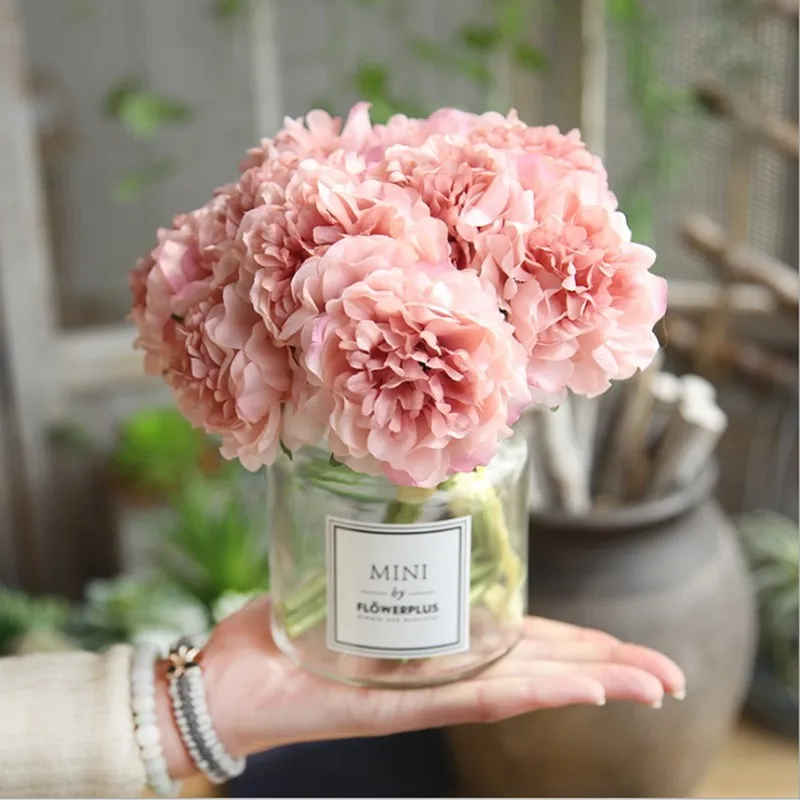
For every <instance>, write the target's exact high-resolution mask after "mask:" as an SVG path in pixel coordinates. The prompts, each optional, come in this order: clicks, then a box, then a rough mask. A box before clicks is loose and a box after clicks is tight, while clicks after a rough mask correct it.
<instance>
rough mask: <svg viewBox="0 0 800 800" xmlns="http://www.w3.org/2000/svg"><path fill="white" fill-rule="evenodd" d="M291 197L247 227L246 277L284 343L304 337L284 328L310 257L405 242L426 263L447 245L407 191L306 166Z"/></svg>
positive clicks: (254, 216)
mask: <svg viewBox="0 0 800 800" xmlns="http://www.w3.org/2000/svg"><path fill="white" fill-rule="evenodd" d="M285 195H286V196H285V200H284V203H283V204H282V205H264V206H261V207H260V208H257V209H255V210H254V211H252V212H251V213H249V214H247V215H246V216H245V218H244V219H243V221H242V225H241V228H240V240H241V242H242V244H243V246H244V249H245V253H246V256H245V265H244V272H245V273H250V274H251V275H252V289H251V301H252V303H253V305H254V307H255V308H256V310H257V311H258V312H259V313H260V314H261V315H262V317H263V319H264V321H265V324H266V325H267V328H268V329H269V330H270V332H271V333H272V334H273V335H274V336H275V337H276V338H278V339H280V340H282V341H287V342H288V341H290V340H291V339H292V337H293V336H294V335H295V333H296V332H297V329H296V327H292V329H291V331H290V332H288V333H287V332H285V331H284V327H285V325H286V322H287V320H288V319H289V317H291V316H292V314H294V312H295V311H296V310H297V309H298V307H299V298H300V291H299V289H298V288H297V283H296V282H295V281H294V276H295V274H296V273H297V271H298V269H299V268H300V266H301V264H303V263H304V262H305V261H306V260H307V259H319V258H320V257H321V256H323V255H324V254H325V251H326V250H327V249H328V248H329V247H331V246H332V245H334V244H335V243H336V242H337V241H339V240H340V239H341V238H342V237H344V236H373V237H376V238H377V239H378V241H380V240H381V239H383V238H385V237H390V238H400V237H406V238H407V239H408V240H409V242H410V244H411V245H413V246H416V248H417V251H418V253H419V254H420V257H421V258H434V255H435V258H436V259H437V260H438V259H439V258H441V257H442V250H441V247H439V249H437V245H439V244H441V242H443V241H446V237H445V236H444V232H443V229H442V230H441V231H439V230H438V229H436V230H435V231H434V230H432V225H433V221H432V220H431V219H430V211H429V209H428V207H427V206H426V205H425V204H424V203H423V202H421V201H420V200H419V199H418V198H416V196H415V195H414V194H413V193H410V192H407V191H405V190H404V189H402V188H401V187H397V186H392V185H387V184H383V183H380V182H378V181H374V180H368V181H361V179H360V178H358V177H356V176H354V175H352V174H350V173H347V172H346V171H343V170H341V169H338V168H336V167H332V166H327V165H321V164H318V163H317V162H313V163H310V162H305V164H304V165H301V166H300V167H299V168H298V170H297V173H296V175H295V176H294V178H293V179H292V181H291V182H290V184H289V185H288V186H287V188H286V192H285ZM425 220H428V223H429V224H426V223H425ZM437 235H438V239H437ZM434 240H435V241H434Z"/></svg>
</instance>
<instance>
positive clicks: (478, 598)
mask: <svg viewBox="0 0 800 800" xmlns="http://www.w3.org/2000/svg"><path fill="white" fill-rule="evenodd" d="M312 466H313V472H314V473H315V475H316V476H319V477H320V478H321V480H320V482H319V484H318V485H320V486H321V488H325V489H326V491H331V492H333V493H335V494H344V495H345V496H348V494H349V493H345V492H340V491H339V490H338V487H333V486H331V484H332V483H340V484H341V485H348V484H349V485H352V484H353V481H352V477H351V476H353V475H356V473H352V472H350V471H349V470H347V468H345V467H333V466H331V465H329V464H328V463H327V462H326V463H325V464H324V465H323V464H322V463H321V462H313V463H312ZM340 470H344V471H343V472H341V473H339V474H340V475H341V478H339V476H338V475H337V476H336V477H335V479H333V478H331V477H329V476H330V475H331V472H333V471H336V472H337V473H338V472H339V471H340ZM348 472H350V474H349V475H348V474H347V473H348ZM304 477H306V478H309V477H310V476H309V475H305V476H304ZM323 483H324V486H322V484H323ZM439 490H442V491H446V492H447V493H448V499H449V506H450V510H451V511H452V512H453V513H454V514H456V515H457V516H471V517H472V563H471V567H470V604H471V605H473V606H474V605H477V604H478V603H481V602H483V603H485V604H486V605H487V606H488V607H490V608H491V610H492V611H493V612H495V613H497V614H499V615H503V614H508V613H510V608H511V601H512V599H513V597H514V593H515V591H516V590H517V588H518V587H519V583H520V581H521V579H522V563H521V561H520V559H519V557H518V556H517V555H516V553H515V552H514V550H513V548H512V547H511V542H510V537H509V533H508V527H507V526H506V522H505V518H504V514H503V505H502V502H501V500H500V498H499V497H498V495H497V492H496V491H495V488H494V487H493V486H492V485H491V484H490V483H489V482H488V481H487V480H486V479H485V477H484V476H483V475H482V474H481V472H480V471H478V472H474V473H469V474H467V475H456V476H454V477H453V478H451V479H449V480H448V481H446V482H445V484H443V485H442V486H441V487H439ZM436 491H437V490H436V489H415V488H409V487H400V488H399V489H398V491H397V496H396V497H395V499H394V500H392V501H391V502H390V503H389V504H388V505H387V507H386V512H385V514H384V517H383V521H384V523H385V524H394V525H400V524H409V523H413V522H415V521H416V520H418V519H419V517H420V516H421V514H422V510H423V508H424V506H425V502H426V501H427V500H428V499H430V497H431V496H432V495H433V494H434V493H435V492H436ZM358 497H359V499H361V500H366V499H367V498H366V497H364V496H362V495H359V496H358ZM281 612H282V615H283V619H284V625H285V628H286V632H287V634H288V635H289V636H290V637H291V638H297V637H298V636H302V635H303V634H304V633H307V632H308V631H309V630H311V629H312V628H314V627H315V626H316V625H318V624H320V623H321V622H322V621H323V620H324V619H325V617H326V616H327V579H326V576H325V574H324V572H319V573H317V574H315V575H314V576H312V577H311V578H309V579H308V580H307V581H306V582H305V583H303V584H302V585H301V586H300V587H299V588H298V589H297V590H296V591H295V592H294V593H293V594H291V595H290V596H289V597H287V598H286V600H284V601H283V603H282V605H281Z"/></svg>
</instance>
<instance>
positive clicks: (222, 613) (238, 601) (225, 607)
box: [211, 592, 257, 623]
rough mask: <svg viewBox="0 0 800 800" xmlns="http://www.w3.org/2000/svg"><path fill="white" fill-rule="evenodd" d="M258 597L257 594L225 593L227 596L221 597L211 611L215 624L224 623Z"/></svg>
mask: <svg viewBox="0 0 800 800" xmlns="http://www.w3.org/2000/svg"><path fill="white" fill-rule="evenodd" d="M256 596H257V595H256V593H255V592H245V593H243V592H225V594H223V595H222V596H220V597H219V599H218V600H217V601H216V602H215V603H214V606H213V607H212V609H211V616H212V617H213V619H214V622H215V623H217V622H222V620H223V619H225V617H229V616H230V615H231V614H235V613H236V612H237V611H238V610H239V609H240V608H244V606H246V605H247V604H248V603H249V602H250V601H251V600H252V599H253V598H254V597H256Z"/></svg>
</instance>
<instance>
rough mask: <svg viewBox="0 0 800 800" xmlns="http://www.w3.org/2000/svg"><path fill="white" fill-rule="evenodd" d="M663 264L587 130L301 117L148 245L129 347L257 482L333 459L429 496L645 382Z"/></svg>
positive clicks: (451, 115) (493, 122) (361, 108)
mask: <svg viewBox="0 0 800 800" xmlns="http://www.w3.org/2000/svg"><path fill="white" fill-rule="evenodd" d="M654 260H655V254H654V252H653V251H652V250H651V249H650V248H649V247H646V246H643V245H640V244H636V243H634V242H632V241H631V235H630V231H629V230H628V228H627V226H626V223H625V217H624V216H623V214H622V213H620V211H619V210H618V208H617V204H616V201H615V198H614V195H613V194H612V193H611V192H610V191H609V189H608V183H607V178H606V173H605V170H604V168H603V165H602V163H601V161H600V159H599V158H597V157H596V156H593V155H592V154H591V153H589V152H588V151H587V150H586V147H585V146H584V144H583V142H582V141H581V139H580V136H579V134H578V132H577V131H573V132H571V133H569V134H566V135H563V134H561V133H559V131H558V130H557V129H556V128H554V127H529V126H527V125H525V124H524V123H522V122H520V121H519V120H518V119H517V117H516V114H514V113H513V112H512V113H511V114H509V115H508V116H502V115H500V114H496V113H487V114H482V115H475V114H469V113H465V112H461V111H456V110H450V109H444V110H441V111H438V112H436V113H434V114H432V115H431V116H430V117H429V118H428V119H426V120H418V119H409V118H407V117H405V116H396V117H392V118H391V119H390V120H389V121H388V122H387V124H386V125H372V124H370V120H369V112H368V105H367V104H363V103H362V104H359V105H357V106H355V107H354V108H353V109H352V111H351V112H350V114H349V116H348V118H347V122H346V123H345V124H344V125H342V124H341V121H340V120H339V119H336V118H331V117H330V116H329V115H328V114H327V113H325V112H323V111H312V112H311V113H309V114H308V116H307V117H306V119H305V121H303V120H287V121H286V123H285V127H284V129H283V130H282V131H280V133H279V134H278V135H277V136H276V137H275V138H274V139H272V140H265V141H263V142H262V144H261V147H259V148H257V149H254V150H252V151H251V152H250V153H249V154H248V155H247V158H246V159H245V160H244V162H243V163H242V165H241V175H240V177H239V179H238V181H237V182H236V183H234V184H231V185H229V186H224V187H222V188H220V189H218V190H217V191H216V192H215V194H214V197H213V199H211V200H210V201H209V202H208V203H207V204H206V205H204V206H203V207H202V208H200V209H197V210H195V211H192V212H190V213H188V214H181V215H179V216H177V217H176V218H175V220H174V221H173V225H172V227H171V228H166V229H162V230H160V231H159V233H158V244H157V246H156V247H155V248H154V249H153V250H152V251H151V252H150V254H149V255H148V256H147V257H145V258H143V259H142V260H141V261H140V262H139V264H138V266H137V267H136V269H135V270H134V271H133V273H132V275H131V287H132V292H133V319H134V321H135V322H136V324H137V325H138V328H139V336H138V339H137V342H136V345H137V347H140V348H142V349H143V350H144V351H145V352H146V368H147V370H148V371H149V372H151V373H154V374H161V375H162V376H163V377H164V379H165V380H166V381H167V383H168V384H169V385H170V386H171V387H172V390H173V392H174V396H175V398H176V401H177V404H178V407H179V408H180V410H181V411H182V413H183V414H185V415H186V417H187V418H188V419H189V420H191V421H192V422H193V423H194V424H196V425H198V426H200V427H202V428H204V429H205V430H206V431H209V432H211V433H213V434H217V435H219V436H220V437H221V440H222V453H223V455H224V456H226V457H228V458H238V459H239V460H240V461H241V463H242V464H243V465H244V466H245V467H247V468H250V469H257V468H258V467H261V466H263V465H265V464H266V465H269V464H271V463H272V462H273V461H274V460H275V457H276V454H277V453H278V452H279V450H280V449H281V448H283V449H286V450H289V451H293V450H295V449H296V448H298V447H300V446H302V445H304V444H316V443H318V442H319V441H321V440H326V441H327V444H328V446H329V447H330V451H331V453H332V454H333V456H334V457H335V459H337V460H338V461H339V462H342V463H344V464H346V465H348V466H350V467H351V468H352V469H354V470H356V471H358V472H362V473H367V474H373V475H374V474H383V475H385V476H386V477H387V478H389V479H390V480H391V481H392V482H394V483H396V484H401V485H410V486H420V487H434V486H437V485H438V484H440V483H441V482H442V481H444V480H446V479H447V478H448V477H449V476H451V475H453V474H455V473H461V472H469V471H471V470H473V469H474V468H475V467H477V466H481V465H485V464H487V463H488V462H489V460H490V459H491V458H492V457H493V456H494V455H495V453H496V452H497V449H498V445H499V442H500V440H501V439H503V438H504V437H507V436H509V435H510V433H511V426H512V425H513V423H514V422H515V421H516V420H517V418H518V417H519V416H520V414H521V413H522V412H523V410H524V409H525V408H526V407H527V406H528V405H529V404H531V403H545V404H551V405H555V404H557V403H558V401H559V398H560V397H562V396H563V395H564V392H566V391H567V390H570V391H572V392H575V393H577V394H582V395H587V396H593V395H598V394H600V393H602V392H603V391H605V389H607V388H608V386H609V383H610V381H612V380H620V379H625V378H628V377H630V376H631V375H632V374H633V373H634V372H635V371H636V370H637V369H640V368H644V367H646V366H647V365H648V364H649V363H650V361H651V360H652V359H653V357H654V354H655V353H656V350H657V349H658V342H657V339H656V337H655V335H654V333H653V326H654V325H655V323H656V322H657V321H658V320H659V319H660V318H661V316H662V315H663V314H664V311H665V305H666V284H665V282H664V280H663V279H662V278H659V277H657V276H655V275H653V274H652V273H651V272H649V268H650V267H651V266H652V264H653V262H654Z"/></svg>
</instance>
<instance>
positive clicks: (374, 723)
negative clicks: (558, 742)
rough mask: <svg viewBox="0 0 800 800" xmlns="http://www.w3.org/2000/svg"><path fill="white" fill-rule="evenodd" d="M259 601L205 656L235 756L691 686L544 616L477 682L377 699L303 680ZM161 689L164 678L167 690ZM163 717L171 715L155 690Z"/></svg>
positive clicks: (177, 751)
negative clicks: (277, 641) (280, 647)
mask: <svg viewBox="0 0 800 800" xmlns="http://www.w3.org/2000/svg"><path fill="white" fill-rule="evenodd" d="M269 616H270V600H269V598H268V597H262V598H260V599H258V600H255V601H253V602H252V603H250V604H248V605H247V606H246V607H245V608H243V609H242V610H241V611H239V612H237V613H236V614H233V615H232V616H230V617H228V618H227V619H225V620H224V621H223V622H222V623H220V625H219V626H218V627H217V628H216V630H215V631H214V633H213V634H212V637H211V639H210V641H209V643H208V645H207V646H206V648H205V650H204V652H203V657H202V658H203V660H202V666H203V673H204V676H205V683H206V691H207V695H208V705H209V711H210V713H211V718H212V719H213V721H214V726H215V728H216V730H217V733H218V735H219V737H220V739H221V740H222V742H223V744H224V745H225V746H226V747H227V749H228V751H229V752H230V753H231V754H232V755H234V756H240V755H249V754H250V753H255V752H259V751H261V750H266V749H268V748H270V747H276V746H280V745H284V744H289V743H294V742H304V741H313V740H322V739H339V738H347V737H360V736H382V735H386V734H391V733H399V732H402V731H410V730H419V729H423V728H434V727H442V726H446V725H455V724H460V723H468V722H495V721H498V720H501V719H505V718H507V717H513V716H516V715H518V714H524V713H527V712H530V711H536V710H538V709H542V708H556V707H559V706H567V705H572V704H589V705H603V704H604V703H605V702H606V700H627V701H632V702H636V703H642V704H645V705H650V706H654V707H656V708H658V707H660V705H661V702H662V700H663V697H664V694H665V693H667V694H672V695H673V696H675V697H678V698H680V697H682V696H683V693H684V692H685V678H684V676H683V673H682V672H681V670H680V668H679V667H677V666H676V665H675V664H674V663H673V662H672V661H670V659H668V658H667V657H666V656H664V655H661V654H660V653H657V652H655V651H654V650H650V649H649V648H646V647H639V646H637V645H632V644H625V643H623V642H620V641H619V640H618V639H615V638H614V637H613V636H610V635H608V634H606V633H602V632H600V631H594V630H589V629H586V628H578V627H575V626H573V625H567V624H564V623H560V622H553V621H550V620H546V619H540V618H537V617H528V618H527V619H526V620H525V629H524V634H523V637H522V640H521V641H520V642H519V644H518V645H517V646H516V647H515V648H514V649H513V650H512V651H511V652H510V653H509V654H508V655H507V656H505V657H504V658H502V659H500V660H499V661H497V662H496V663H494V664H493V665H491V666H490V667H488V668H487V669H486V670H484V671H482V672H480V673H478V674H477V675H475V676H474V677H472V678H469V679H466V680H463V681H458V682H456V683H451V684H447V685H443V686H436V687H430V688H422V689H405V690H403V689H371V688H359V687H354V686H346V685H343V684H338V683H335V682H333V681H329V680H326V679H325V678H321V677H318V676H316V675H314V674H313V673H310V672H307V671H305V670H303V669H302V668H301V667H299V666H297V665H296V664H295V663H294V662H293V661H292V660H291V659H289V658H288V657H287V656H285V655H284V654H283V653H282V652H281V651H280V650H278V648H277V646H276V645H275V643H274V641H273V640H272V635H271V633H270V625H269ZM163 681H164V679H163V678H162V679H161V683H162V684H163ZM159 696H160V700H159V715H160V717H161V719H162V723H163V722H164V715H165V714H167V715H168V714H169V707H168V701H167V699H166V689H165V687H164V686H163V685H162V686H161V687H160V689H159ZM162 738H163V740H164V749H165V754H166V756H167V760H168V762H169V764H170V771H171V773H172V774H173V776H174V777H176V778H180V777H186V776H188V775H190V774H192V773H193V772H194V767H193V765H192V763H191V761H190V759H189V757H188V755H187V754H186V753H185V752H184V751H183V747H182V746H181V743H180V739H179V737H178V734H177V732H176V731H175V730H174V726H173V730H170V731H165V730H164V725H163V724H162Z"/></svg>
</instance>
